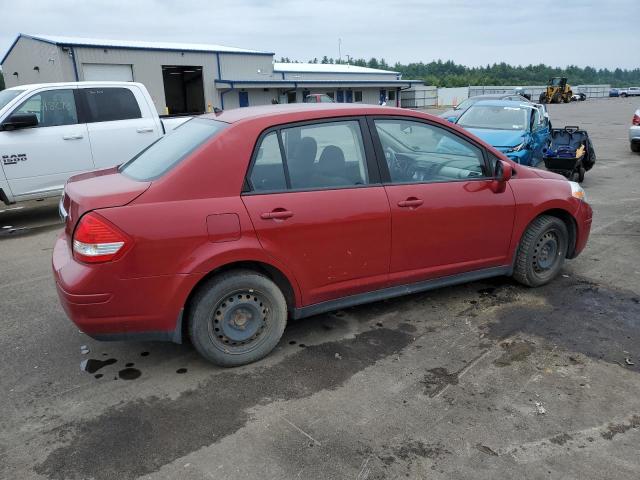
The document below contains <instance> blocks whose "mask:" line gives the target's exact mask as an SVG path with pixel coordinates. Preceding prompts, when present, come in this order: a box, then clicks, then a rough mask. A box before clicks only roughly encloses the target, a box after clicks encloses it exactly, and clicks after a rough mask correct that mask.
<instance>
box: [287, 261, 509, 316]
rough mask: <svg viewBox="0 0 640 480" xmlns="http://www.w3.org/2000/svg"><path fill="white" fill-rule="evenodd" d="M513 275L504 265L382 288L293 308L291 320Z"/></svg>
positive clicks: (507, 266)
mask: <svg viewBox="0 0 640 480" xmlns="http://www.w3.org/2000/svg"><path fill="white" fill-rule="evenodd" d="M512 273H513V266H512V265H504V266H501V267H491V268H483V269H481V270H473V271H471V272H464V273H459V274H456V275H449V276H446V277H440V278H434V279H431V280H422V281H420V282H415V283H410V284H406V285H398V286H395V287H388V288H382V289H380V290H374V291H372V292H366V293H359V294H357V295H350V296H348V297H342V298H338V299H335V300H328V301H326V302H321V303H316V304H313V305H308V306H306V307H300V308H295V309H294V311H293V318H294V319H295V320H297V319H299V318H305V317H311V316H313V315H318V314H320V313H325V312H329V311H331V310H339V309H341V308H347V307H353V306H356V305H361V304H363V303H370V302H376V301H380V300H384V299H387V298H394V297H401V296H403V295H408V294H411V293H418V292H425V291H428V290H435V289H436V288H441V287H448V286H451V285H457V284H460V283H467V282H474V281H476V280H483V279H485V278H491V277H497V276H500V275H511V274H512Z"/></svg>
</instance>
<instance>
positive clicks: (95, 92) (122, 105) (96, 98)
mask: <svg viewBox="0 0 640 480" xmlns="http://www.w3.org/2000/svg"><path fill="white" fill-rule="evenodd" d="M80 91H81V92H82V93H83V95H84V98H85V100H86V104H87V123H92V122H111V121H114V120H130V119H132V118H140V117H142V114H141V113H140V107H139V106H138V101H137V100H136V97H135V96H134V95H133V92H132V91H131V90H129V89H128V88H83V89H81V90H80Z"/></svg>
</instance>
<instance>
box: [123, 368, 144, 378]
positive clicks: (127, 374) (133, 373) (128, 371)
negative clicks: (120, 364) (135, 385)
mask: <svg viewBox="0 0 640 480" xmlns="http://www.w3.org/2000/svg"><path fill="white" fill-rule="evenodd" d="M140 375H142V372H141V371H140V370H138V369H137V368H125V369H122V370H120V371H119V372H118V378H121V379H122V380H135V379H136V378H138V377H139V376H140Z"/></svg>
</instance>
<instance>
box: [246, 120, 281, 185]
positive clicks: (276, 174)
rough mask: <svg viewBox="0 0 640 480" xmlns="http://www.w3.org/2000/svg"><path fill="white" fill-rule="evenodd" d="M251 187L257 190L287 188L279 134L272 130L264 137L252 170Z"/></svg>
mask: <svg viewBox="0 0 640 480" xmlns="http://www.w3.org/2000/svg"><path fill="white" fill-rule="evenodd" d="M250 181H251V187H252V188H253V190H254V191H256V192H261V191H268V190H286V188H287V182H286V180H285V176H284V167H283V164H282V155H281V153H280V145H279V143H278V134H277V133H276V132H271V133H269V134H268V135H267V136H265V137H264V138H263V139H262V142H261V143H260V146H259V147H258V153H257V154H256V160H255V163H254V164H253V168H252V170H251V178H250Z"/></svg>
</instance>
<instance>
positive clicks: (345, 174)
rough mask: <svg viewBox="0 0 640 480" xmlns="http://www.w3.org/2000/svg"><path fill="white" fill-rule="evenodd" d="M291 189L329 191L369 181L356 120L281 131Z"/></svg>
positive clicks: (360, 134) (358, 125)
mask: <svg viewBox="0 0 640 480" xmlns="http://www.w3.org/2000/svg"><path fill="white" fill-rule="evenodd" d="M282 139H283V144H284V147H285V154H286V162H287V167H288V170H289V177H290V180H291V188H293V189H303V188H331V187H347V186H356V185H365V184H367V183H368V182H369V176H368V173H367V167H366V160H365V153H364V144H363V141H362V133H361V131H360V124H359V122H357V121H355V120H349V121H343V122H330V123H317V124H311V125H304V126H299V127H293V128H286V129H284V130H282Z"/></svg>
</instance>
